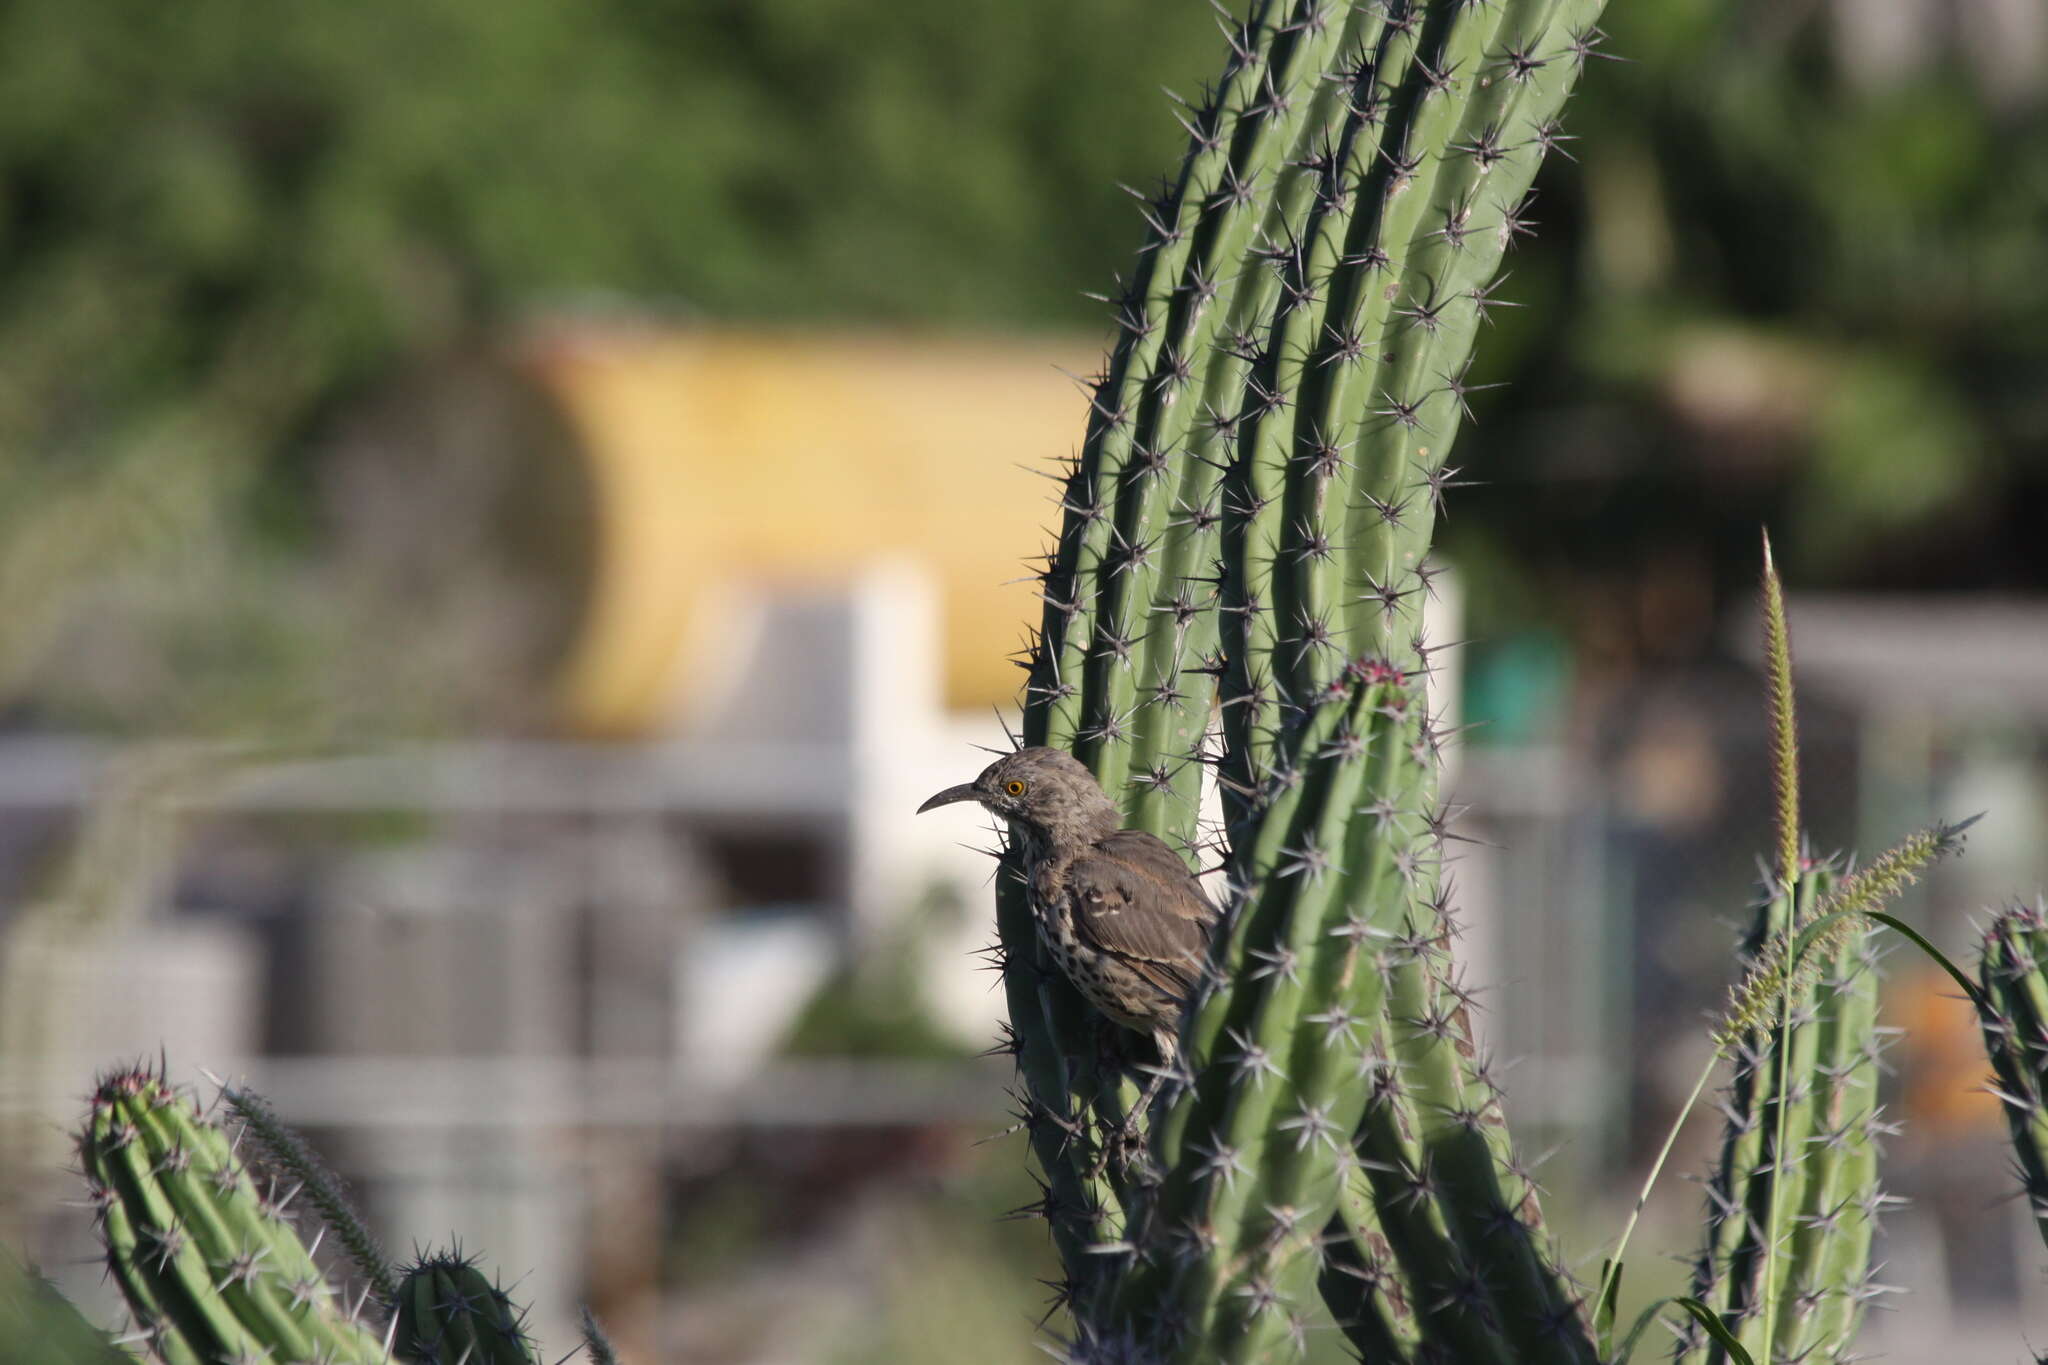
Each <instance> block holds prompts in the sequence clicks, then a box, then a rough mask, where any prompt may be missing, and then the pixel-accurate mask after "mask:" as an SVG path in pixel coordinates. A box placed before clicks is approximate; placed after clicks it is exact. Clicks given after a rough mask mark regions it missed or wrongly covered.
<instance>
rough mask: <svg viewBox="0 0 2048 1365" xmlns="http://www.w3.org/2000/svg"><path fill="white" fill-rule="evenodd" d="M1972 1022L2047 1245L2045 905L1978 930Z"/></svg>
mask: <svg viewBox="0 0 2048 1365" xmlns="http://www.w3.org/2000/svg"><path fill="white" fill-rule="evenodd" d="M1977 980H1978V992H1977V994H1976V996H1975V1002H1976V1006H1977V1021H1978V1024H1979V1025H1980V1026H1981V1027H1982V1029H1983V1031H1984V1050H1985V1051H1986V1052H1988V1053H1989V1054H1990V1056H1991V1071H1992V1075H1993V1083H1994V1089H1993V1092H1992V1093H1994V1094H1996V1095H1997V1096H1998V1098H1999V1100H2000V1101H2001V1102H2002V1103H2003V1104H2004V1106H2005V1120H2006V1124H2007V1126H2008V1127H2009V1128H2010V1129H2011V1131H2012V1145H2013V1152H2014V1156H2015V1169H2016V1170H2017V1172H2018V1174H2019V1177H2020V1184H2021V1187H2022V1188H2023V1189H2024V1190H2025V1192H2026V1196H2027V1204H2028V1207H2029V1208H2030V1209H2032V1211H2033V1214H2034V1226H2035V1228H2036V1229H2037V1230H2039V1232H2040V1233H2041V1236H2042V1239H2043V1240H2044V1241H2048V902H2036V903H2035V904H2033V905H2022V904H2014V905H2010V906H2008V907H2006V908H2005V909H2004V910H2002V911H2000V912H1999V913H1998V915H1997V916H1996V917H1995V918H1994V919H1993V920H1992V921H1991V924H1990V926H1989V927H1988V928H1987V929H1985V931H1984V941H1983V945H1982V949H1981V954H1980V956H1979V959H1978V966H1977Z"/></svg>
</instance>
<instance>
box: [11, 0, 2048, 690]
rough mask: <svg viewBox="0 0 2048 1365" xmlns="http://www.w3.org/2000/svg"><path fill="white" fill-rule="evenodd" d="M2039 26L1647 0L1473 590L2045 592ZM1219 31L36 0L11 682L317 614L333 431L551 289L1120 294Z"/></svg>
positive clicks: (1133, 18)
mask: <svg viewBox="0 0 2048 1365" xmlns="http://www.w3.org/2000/svg"><path fill="white" fill-rule="evenodd" d="M2038 14H2039V11H2038V7H2037V6H2032V5H2030V4H2027V3H2019V4H2015V3H2011V2H2010V0H1953V3H1943V4H1936V3H1933V0H1828V2H1827V3H1820V2H1818V0H1808V2H1807V3H1799V4H1791V5H1787V4H1783V3H1763V0H1749V2H1748V3H1738V4H1728V3H1724V2H1723V0H1674V2H1673V3H1664V4H1658V5H1638V6H1629V5H1623V6H1617V7H1616V8H1615V10H1614V11H1613V14H1612V20H1613V24H1612V26H1613V29H1614V37H1613V40H1612V41H1611V43H1610V44H1609V45H1608V50H1609V51H1611V52H1615V53H1617V54H1619V55H1621V56H1623V57H1625V58H1626V59H1627V60H1626V61H1625V62H1618V63H1601V64H1600V65H1599V67H1598V69H1597V70H1595V71H1594V72H1592V73H1591V74H1590V76H1589V78H1588V79H1587V80H1586V81H1585V82H1584V83H1583V85H1582V94H1581V95H1580V96H1579V98H1578V99H1577V101H1576V103H1575V105H1574V108H1573V114H1572V127H1573V130H1574V131H1576V132H1578V133H1579V134H1581V138H1582V140H1581V141H1580V142H1578V143H1574V144H1568V147H1567V150H1569V151H1571V152H1572V153H1573V154H1574V155H1575V156H1576V157H1577V158H1578V159H1577V160H1576V161H1566V160H1564V159H1562V158H1553V159H1552V165H1551V166H1550V167H1548V168H1547V170H1546V173H1545V177H1544V181H1543V185H1542V198H1541V199H1540V201H1539V205H1540V207H1539V210H1538V212H1537V215H1536V216H1537V217H1538V218H1539V219H1541V220H1543V222H1542V227H1543V233H1542V235H1541V236H1539V238H1538V239H1537V241H1536V242H1534V243H1533V244H1529V245H1526V246H1525V247H1523V249H1522V250H1521V252H1520V254H1519V255H1518V257H1517V258H1515V259H1514V260H1513V261H1512V262H1511V269H1512V271H1513V275H1514V278H1512V279H1511V280H1510V281H1509V283H1508V285H1507V287H1506V289H1505V291H1504V295H1505V297H1507V298H1510V299H1514V300H1517V301H1520V302H1522V303H1524V304H1526V305H1528V306H1527V307H1526V308H1524V309H1522V310H1520V311H1518V312H1515V313H1512V314H1509V315H1507V316H1506V317H1504V318H1503V320H1502V322H1501V324H1500V325H1499V327H1498V328H1497V329H1496V333H1495V335H1494V336H1492V337H1490V338H1489V339H1488V342H1487V343H1486V344H1485V345H1483V346H1482V347H1481V357H1482V361H1481V363H1482V366H1483V368H1484V370H1485V371H1486V373H1485V374H1484V375H1482V376H1475V377H1476V378H1485V379H1492V380H1511V381H1513V382H1512V383H1511V384H1510V385H1509V386H1508V387H1507V388H1505V389H1503V390H1500V391H1496V392H1494V393H1490V394H1488V395H1486V401H1485V402H1484V403H1482V404H1481V405H1480V411H1479V417H1480V419H1481V425H1480V426H1479V428H1478V429H1477V430H1476V431H1474V432H1472V433H1468V435H1467V438H1466V442H1465V444H1464V447H1463V452H1464V455H1465V458H1466V460H1467V462H1468V468H1474V469H1476V472H1478V473H1479V475H1480V476H1481V477H1482V478H1484V479H1486V480H1488V481H1490V483H1491V485H1492V486H1491V490H1490V491H1488V490H1478V491H1474V492H1472V493H1470V494H1468V495H1467V497H1466V498H1465V499H1464V500H1463V501H1461V503H1460V504H1459V505H1457V506H1456V507H1455V508H1454V516H1453V523H1452V527H1451V535H1452V543H1453V545H1454V547H1455V548H1456V549H1457V550H1458V551H1459V552H1460V553H1461V554H1462V555H1463V556H1464V557H1465V558H1466V560H1467V562H1468V563H1469V564H1470V565H1471V566H1472V569H1473V575H1474V578H1475V602H1476V604H1477V606H1478V610H1479V613H1480V616H1481V619H1482V621H1484V620H1485V619H1486V618H1487V617H1488V616H1489V615H1491V616H1492V617H1494V618H1496V619H1510V618H1513V619H1519V618H1520V617H1522V616H1525V615H1527V614H1529V613H1536V614H1542V613H1544V612H1552V613H1554V612H1555V610H1556V606H1555V599H1556V596H1557V594H1558V592H1559V590H1560V588H1562V587H1563V586H1565V585H1566V583H1567V578H1566V577H1560V575H1568V574H1569V573H1577V572H1580V571H1582V570H1585V569H1587V568H1588V567H1589V566H1591V567H1594V568H1599V569H1602V570H1613V571H1619V570H1622V569H1624V568H1626V566H1629V565H1632V564H1636V563H1639V562H1641V561H1642V559H1643V557H1644V556H1645V554H1651V555H1659V554H1661V555H1665V556H1667V557H1668V556H1669V555H1672V554H1696V555H1697V556H1699V557H1700V559H1701V562H1703V563H1705V564H1707V565H1709V566H1710V568H1711V572H1712V574H1713V577H1714V578H1715V580H1716V581H1717V582H1720V583H1724V584H1725V583H1727V582H1731V581H1735V578H1736V577H1737V575H1736V574H1735V571H1734V567H1733V566H1735V565H1736V564H1738V563H1741V564H1744V565H1746V563H1747V559H1746V556H1747V553H1748V551H1747V545H1748V538H1749V535H1750V532H1751V528H1753V527H1754V525H1755V523H1756V522H1757V521H1759V520H1762V519H1764V518H1766V517H1769V518H1771V519H1773V520H1774V521H1785V520H1787V519H1789V524H1788V525H1787V526H1786V527H1785V534H1784V535H1783V537H1782V540H1781V544H1783V545H1784V546H1785V547H1786V551H1787V558H1788V559H1789V560H1790V561H1791V564H1792V566H1793V568H1794V571H1795V574H1796V575H1797V576H1799V577H1800V578H1801V579H1802V580H1803V581H1807V582H1815V581H1830V580H1832V581H1839V582H1845V583H1846V582H1871V583H1881V582H1888V583H1902V584H1903V583H1911V584H1949V585H1954V586H1973V585H1974V586H1981V585H1984V584H2005V585H2009V586H2017V585H2028V586H2033V587H2036V588H2038V587H2041V586H2043V585H2044V580H2048V575H2044V572H2043V568H2042V564H2041V560H2040V556H2039V554H2038V553H2037V552H2035V551H2033V550H2032V549H2031V545H2032V540H2033V528H2034V527H2037V526H2038V525H2039V524H2040V523H2041V519H2042V513H2043V512H2044V510H2048V506H2044V495H2043V486H2044V484H2043V480H2044V474H2043V463H2044V461H2043V456H2042V451H2043V449H2044V443H2048V390H2044V387H2043V386H2042V385H2041V384H2040V382H2039V378H2038V376H2039V375H2040V374H2041V373H2042V372H2043V362H2044V360H2048V354H2044V352H2048V269H2044V265H2048V260H2044V249H2043V246H2042V241H2043V234H2042V224H2043V223H2044V222H2048V136H2044V133H2048V127H2044V118H2043V109H2044V102H2043V81H2044V59H2043V55H2042V52H2041V45H2042V27H2043V25H2042V23H2041V22H2040V20H2039V18H2038ZM2001 26H2003V27H2001ZM1987 33H1989V34H1990V35H1991V36H1990V38H1989V39H1986V37H1985V35H1986V34H1987ZM1220 46H1221V45H1220V43H1219V41H1218V38H1217V36H1216V30H1215V16H1214V15H1213V14H1212V13H1211V11H1210V10H1209V8H1208V7H1207V6H1205V5H1203V4H1201V3H1198V2H1197V0H1044V3H1038V4H1031V5H1013V6H977V7H966V8H962V7H959V6H955V5H950V4H945V3H940V2H939V0H905V2H904V3H899V4H896V5H891V6H886V7H883V6H875V5H871V4H856V3H851V2H850V0H753V2H751V3H739V2H738V0H635V2H634V3H625V0H590V3H585V4H580V5H548V4H538V3H520V2H518V0H514V2H513V3H504V2H503V0H498V2H496V3H485V0H411V2H410V3H404V4H400V3H394V0H364V2H363V3H358V4H353V5H299V6H279V5H276V4H266V3H257V2H256V0H191V3H187V4H183V5H178V6H161V5H145V4H140V3H135V0H114V3H108V4H101V5H89V6H81V5H77V4H74V3H71V0H15V2H14V3H12V4H10V5H8V6H6V7H4V9H0V102H4V105H5V107H6V108H7V110H8V117H7V118H6V119H5V120H0V452H4V454H0V614H4V617H5V619H6V620H7V621H8V622H9V624H8V626H7V628H6V630H5V632H4V633H0V695H18V694H21V693H23V692H34V691H36V690H37V687H38V686H39V685H40V686H43V687H44V688H45V690H47V687H48V680H47V678H46V677H44V673H43V672H42V671H41V670H42V667H43V666H42V665H40V664H38V663H37V662H36V661H37V660H38V659H40V658H41V657H42V656H43V655H44V654H45V653H46V652H47V647H48V646H49V645H50V644H51V642H52V641H53V640H60V639H62V638H64V637H65V636H66V632H67V630H72V629H73V626H68V625H67V623H73V625H74V626H75V622H76V621H77V620H79V619H80V613H81V612H86V613H87V614H91V613H92V612H95V611H99V612H102V613H104V612H105V611H108V610H111V608H110V607H108V599H107V597H106V583H107V581H108V580H109V578H110V577H113V578H122V579H125V580H126V581H127V582H128V584H129V588H130V591H129V592H128V593H127V594H126V596H124V597H122V599H121V600H122V602H123V603H125V604H126V605H124V606H123V607H121V609H120V613H116V614H121V613H126V614H127V615H130V616H138V619H142V620H144V621H145V622H158V623H159V624H162V625H163V626H164V628H165V629H171V628H173V627H175V628H176V629H178V630H181V631H185V632H187V633H188V634H189V633H190V632H193V631H197V632H198V635H199V637H202V643H201V644H197V645H193V646H191V648H192V649H193V650H195V651H196V652H197V654H198V655H199V656H200V662H201V664H202V665H203V664H204V661H205V660H206V659H208V658H212V657H215V656H216V655H217V656H218V658H219V659H220V660H221V666H222V667H224V668H225V667H228V666H229V664H230V663H231V661H234V660H237V659H240V658H242V657H243V656H244V655H246V654H247V653H248V651H249V649H250V648H252V647H254V648H255V652H256V653H257V654H259V655H261V654H262V653H263V652H264V651H265V650H266V649H270V650H272V652H274V653H276V654H277V656H278V657H280V658H287V657H296V656H295V654H294V651H295V650H297V649H299V647H300V646H302V645H304V646H306V647H308V648H313V647H314V646H319V647H318V648H313V653H314V654H316V655H317V654H321V653H323V652H324V649H325V647H326V646H327V645H331V644H334V643H336V642H335V641H334V640H331V639H329V640H326V641H325V643H324V644H323V643H322V641H321V639H318V638H314V637H320V636H321V635H322V632H332V631H336V630H339V631H340V632H341V633H342V634H343V635H344V636H345V635H346V634H347V633H348V632H349V631H351V630H354V629H356V628H357V624H358V623H354V622H350V621H348V620H347V614H346V613H342V619H343V622H344V624H343V625H340V626H336V625H335V624H334V618H335V614H334V613H333V612H330V611H324V610H318V609H313V607H312V605H311V603H312V600H313V599H312V598H308V597H305V596H303V595H298V596H295V595H294V594H300V593H302V589H303V592H313V591H314V590H312V589H304V588H303V585H298V584H297V583H296V579H295V577H294V573H295V570H294V567H293V566H294V565H296V564H297V563H299V562H300V561H302V560H303V558H304V557H305V555H306V553H307V552H308V550H309V549H310V548H311V547H312V546H314V545H316V544H317V541H318V534H319V529H320V528H319V524H318V517H317V515H316V514H315V512H314V511H313V510H312V503H313V501H314V500H313V499H312V498H311V497H309V495H308V477H309V476H308V475H307V474H306V452H307V451H308V450H309V449H311V448H313V446H314V445H315V444H316V442H317V438H318V437H319V436H320V434H321V433H322V432H323V431H326V430H328V429H329V428H330V427H331V426H332V424H333V423H334V422H335V421H336V420H337V414H342V413H345V412H347V411H348V410H349V408H350V405H351V404H354V403H357V402H359V401H360V400H361V398H362V396H363V395H364V394H366V393H370V392H374V391H376V390H378V389H379V388H380V387H381V386H384V385H387V384H388V383H390V382H391V381H392V379H393V377H394V376H397V375H401V374H404V373H407V372H409V371H413V370H417V369H419V368H421V367H423V366H426V365H429V364H431V363H434V362H435V361H436V360H437V358H440V357H445V356H448V355H451V354H459V353H462V352H463V351H465V350H470V349H474V348H476V347H479V346H483V345H487V344H488V343H489V341H490V340H491V339H492V338H493V337H498V336H502V335H503V334H504V333H505V332H506V331H507V329H508V328H509V326H510V325H511V324H512V323H513V322H515V321H516V320H517V319H519V318H520V317H522V316H523V315H526V314H528V313H530V312H533V311H537V310H544V309H550V308H560V307H571V306H573V307H588V306H591V305H592V304H593V303H595V304H600V305H601V304H603V303H605V302H606V301H612V302H615V303H620V304H624V305H626V306H630V307H632V308H635V309H640V310H652V311H655V312H657V313H659V314H663V315H668V316H674V317H684V318H688V317H700V318H704V319H708V320H734V319H742V320H768V321H789V322H800V321H812V320H834V321H845V320H851V319H861V320H884V321H888V322H901V323H922V324H941V325H948V326H971V327H1019V326H1072V325H1100V324H1101V322H1102V317H1103V315H1102V313H1101V311H1100V310H1099V309H1098V308H1097V307H1096V306H1095V305H1092V304H1090V303H1088V302H1087V301H1085V300H1084V299H1083V298H1082V297H1081V291H1083V290H1100V289H1104V288H1106V287H1107V285H1108V282H1109V279H1110V277H1111V275H1112V273H1113V272H1114V271H1117V270H1119V269H1124V268H1127V266H1128V264H1129V260H1130V256H1129V253H1130V251H1131V249H1132V248H1133V247H1134V246H1135V245H1136V243H1137V242H1138V240H1139V232H1138V224H1137V222H1136V220H1135V218H1134V216H1133V215H1132V213H1131V209H1130V206H1129V205H1128V204H1126V203H1125V201H1124V198H1123V196H1122V195H1120V194H1119V193H1117V191H1116V190H1115V188H1114V186H1115V184H1116V183H1117V182H1119V181H1123V182H1129V183H1133V184H1142V183H1144V182H1146V181H1148V180H1149V179H1150V178H1151V177H1153V176H1154V175H1156V174H1157V173H1159V172H1162V171H1167V170H1170V169H1171V167H1172V166H1173V164H1174V162H1175V159H1176V158H1177V157H1178V155H1179V151H1180V147H1181V144H1182V141H1183V135H1182V133H1181V131H1180V130H1179V129H1178V128H1177V127H1176V126H1175V124H1174V123H1173V121H1172V119H1171V117H1170V113H1171V109H1170V105H1169V104H1168V102H1167V101H1166V100H1165V99H1164V98H1163V97H1162V96H1161V95H1159V94H1158V93H1157V87H1158V86H1159V85H1161V84H1165V85H1170V86H1172V87H1174V88H1176V89H1178V90H1180V91H1181V92H1182V93H1184V94H1188V95H1191V96H1192V95H1196V94H1198V93H1199V89H1200V86H1201V83H1202V81H1203V80H1205V79H1206V78H1207V77H1209V76H1210V75H1212V74H1213V67H1214V64H1215V59H1216V54H1217V52H1218V51H1219V50H1220ZM1080 422H1081V409H1080V405H1079V401H1078V400H1077V403H1076V412H1075V423H1076V431H1077V432H1078V431H1079V429H1080ZM1738 536H1739V543H1740V546H1741V547H1742V548H1741V550H1740V552H1739V555H1738V549H1737V545H1738ZM1687 547H1691V548H1690V549H1688V548H1687ZM1019 548H1020V551H1022V550H1024V549H1026V548H1028V547H1019ZM1504 555H1508V556H1512V557H1513V558H1514V560H1515V561H1516V562H1517V563H1518V564H1519V565H1522V566H1523V567H1524V569H1525V570H1526V569H1530V568H1533V569H1535V570H1536V571H1535V572H1524V573H1521V574H1518V575H1506V574H1490V573H1488V571H1487V566H1488V565H1490V564H1495V563H1499V562H1500V561H1501V559H1502V557H1503V556H1504ZM1553 570H1554V571H1553ZM1746 573H1747V570H1746V568H1744V569H1743V571H1742V574H1741V575H1740V576H1741V577H1742V578H1743V579H1744V580H1745V581H1746ZM167 585H179V586H177V587H176V588H175V589H174V588H173V587H172V586H167ZM138 592H139V593H140V595H141V598H142V599H144V600H146V601H148V602H154V603H156V605H154V606H150V607H148V608H147V609H139V608H136V607H135V605H134V604H135V601H136V594H137V593H138ZM280 593H283V595H284V596H283V598H282V599H280V597H279V594H280ZM314 596H315V597H317V596H318V594H317V593H314ZM223 604H226V606H225V607H224V605H223ZM159 618H161V619H160V620H159ZM98 619H102V620H103V619H105V617H104V615H102V616H101V617H100V618H98ZM209 632H210V635H209ZM74 633H75V631H74ZM214 637H218V638H214ZM206 638H212V639H213V640H214V642H213V643H212V644H210V645H209V644H205V643H203V639H206ZM265 642H268V643H265ZM200 671H201V672H204V671H205V670H204V668H203V667H201V669H200ZM313 671H315V672H318V671H320V670H313ZM38 678H43V682H42V683H41V684H38V681H37V680H38ZM208 695H212V694H208ZM237 695H238V694H236V692H235V690H234V689H233V688H229V689H228V692H227V693H226V694H225V695H223V696H217V697H214V699H213V700H212V701H208V702H205V703H203V704H201V703H195V708H196V709H195V714H197V713H198V712H202V711H205V710H207V709H208V708H210V707H233V706H238V705H243V704H245V703H246V699H239V700H238V699H237ZM113 709H114V710H115V711H117V712H124V713H126V712H127V711H128V710H132V708H125V709H124V707H119V706H117V707H114V708H113ZM157 719H158V720H161V719H162V717H161V716H158V717H157Z"/></svg>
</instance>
